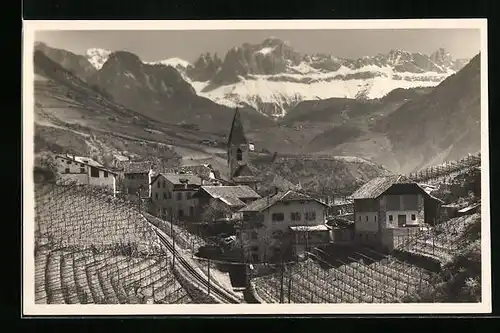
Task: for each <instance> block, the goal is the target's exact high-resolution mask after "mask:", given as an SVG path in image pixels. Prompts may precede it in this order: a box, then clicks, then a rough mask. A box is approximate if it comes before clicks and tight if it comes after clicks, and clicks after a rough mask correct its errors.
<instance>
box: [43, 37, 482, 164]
mask: <svg viewBox="0 0 500 333" xmlns="http://www.w3.org/2000/svg"><path fill="white" fill-rule="evenodd" d="M35 49H36V50H37V51H39V52H42V53H43V54H44V55H45V56H46V57H47V58H49V59H51V61H53V62H55V63H57V64H59V65H60V66H61V67H63V68H65V69H66V70H68V71H69V72H70V73H71V74H74V75H75V76H76V77H78V78H80V79H81V80H83V81H84V82H86V83H87V84H88V85H89V86H90V87H93V88H94V89H95V90H96V91H99V93H102V94H103V95H105V96H108V97H109V98H110V99H111V100H113V101H114V102H116V103H118V104H120V105H123V106H125V107H127V108H130V109H132V110H134V111H136V112H138V113H139V114H142V115H144V116H146V117H148V119H152V120H154V121H158V122H161V123H164V124H170V125H174V126H175V125H180V126H183V127H184V128H189V129H194V130H200V131H202V132H203V133H213V134H214V135H221V136H222V137H223V134H222V133H224V134H225V133H226V132H227V130H228V128H229V125H230V121H231V117H232V114H233V109H232V108H231V107H234V106H236V105H239V106H240V111H241V115H242V120H243V123H244V127H245V129H246V131H247V133H248V136H249V138H250V139H251V140H252V141H253V142H254V143H255V144H256V147H258V149H266V150H270V151H279V152H284V153H302V154H329V155H337V156H341V155H343V156H359V157H362V158H365V159H369V160H372V161H374V162H376V163H379V164H383V165H384V166H386V167H388V168H389V169H391V170H392V171H395V172H409V171H412V170H414V169H415V168H421V167H424V166H425V165H426V164H428V163H434V162H435V163H440V162H441V161H444V160H447V159H453V158H454V157H457V156H459V155H463V154H466V153H469V152H476V151H477V150H478V149H479V147H480V131H479V130H478V128H479V127H478V126H479V121H480V79H479V78H480V66H479V56H476V57H474V59H473V60H471V61H470V62H468V61H467V60H463V59H462V60H454V59H453V58H452V57H451V56H450V55H449V54H448V53H446V51H444V50H443V49H439V50H437V51H436V52H434V53H432V54H430V55H423V54H421V53H409V52H405V51H401V50H392V51H390V52H389V53H387V54H379V55H376V56H371V57H363V58H360V59H355V60H351V59H343V58H338V57H334V56H332V55H322V54H314V55H302V54H299V53H298V52H295V51H294V49H293V48H292V47H291V46H290V45H288V44H287V43H285V42H283V41H281V40H279V39H275V38H269V39H266V40H265V41H264V42H263V43H261V44H256V45H253V44H248V43H245V44H242V46H240V47H235V48H233V49H231V50H229V51H228V52H227V54H226V55H225V57H224V58H220V57H219V56H218V55H217V54H210V53H205V54H202V55H201V56H200V57H199V58H198V59H197V60H196V61H195V62H194V64H190V63H189V62H187V61H184V60H182V59H179V58H170V59H165V60H159V61H155V62H144V61H142V60H141V59H140V58H139V57H138V56H137V55H135V54H132V53H130V52H126V51H113V52H111V51H106V50H102V49H90V50H88V51H87V52H86V54H83V55H77V54H74V53H71V52H69V51H67V50H62V49H55V48H51V47H49V46H47V45H45V44H42V43H37V44H36V46H35ZM422 127H424V128H425V130H422ZM422 134H424V135H422ZM200 135H201V132H200ZM408 151H412V152H414V153H415V154H414V155H412V156H409V155H408Z"/></svg>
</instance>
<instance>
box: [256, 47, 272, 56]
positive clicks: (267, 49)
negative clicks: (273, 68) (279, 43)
mask: <svg viewBox="0 0 500 333" xmlns="http://www.w3.org/2000/svg"><path fill="white" fill-rule="evenodd" d="M275 48H276V47H264V48H262V49H260V50H259V51H257V53H260V54H263V55H266V54H268V53H271V52H273V51H274V49H275Z"/></svg>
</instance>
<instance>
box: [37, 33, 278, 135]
mask: <svg viewBox="0 0 500 333" xmlns="http://www.w3.org/2000/svg"><path fill="white" fill-rule="evenodd" d="M35 50H36V52H42V53H43V54H45V55H46V56H47V58H49V59H50V60H52V61H53V62H55V63H57V64H59V65H60V66H61V67H63V68H64V69H66V70H68V71H70V72H71V74H73V75H75V76H76V77H78V78H80V79H82V80H84V81H86V82H87V83H88V84H89V85H90V86H93V87H95V88H98V89H99V90H100V92H101V93H104V94H106V95H107V97H110V98H112V99H113V100H114V101H116V102H117V103H119V104H122V105H124V106H125V107H127V108H130V109H132V110H135V111H136V112H138V113H140V114H142V115H144V116H147V117H148V118H151V119H154V120H156V121H159V122H164V123H169V124H177V125H184V126H187V125H190V126H191V127H193V128H199V129H200V130H202V131H207V132H214V133H217V134H225V132H226V131H227V128H228V127H229V125H230V124H231V119H232V115H233V109H231V108H229V107H227V106H222V105H219V104H217V103H215V102H213V101H211V100H210V99H207V98H204V97H200V96H198V95H197V93H196V91H195V90H194V88H193V87H192V86H191V85H190V84H189V83H188V82H186V81H185V80H184V78H183V77H182V76H181V75H180V74H179V73H178V71H177V70H176V69H174V68H173V67H172V66H169V65H164V64H161V63H160V64H146V63H143V62H142V61H141V60H140V59H139V58H138V57H137V56H136V55H135V54H132V53H130V52H125V51H117V52H111V53H109V54H108V55H107V56H106V58H105V62H104V63H102V62H103V61H104V59H100V60H99V61H97V60H96V59H94V58H92V62H90V61H89V60H87V58H85V56H81V55H76V54H73V53H71V52H68V51H66V50H61V49H55V48H50V47H48V46H47V45H45V44H41V43H38V44H37V45H36V47H35ZM94 53H95V52H94ZM101 63H102V64H101ZM92 64H98V65H95V66H96V67H94V65H92ZM98 68H99V69H98ZM241 114H242V120H243V122H244V123H245V124H246V125H247V126H248V127H250V128H253V127H263V126H266V125H269V124H272V121H271V120H270V119H268V118H267V117H265V116H263V115H261V114H259V113H258V112H256V111H255V110H253V109H251V108H248V107H246V108H243V109H242V110H241Z"/></svg>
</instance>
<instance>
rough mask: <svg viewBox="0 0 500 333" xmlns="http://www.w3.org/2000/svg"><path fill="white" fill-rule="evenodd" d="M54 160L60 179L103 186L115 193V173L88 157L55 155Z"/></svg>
mask: <svg viewBox="0 0 500 333" xmlns="http://www.w3.org/2000/svg"><path fill="white" fill-rule="evenodd" d="M55 161H56V166H57V171H58V173H59V175H60V178H61V180H62V181H68V180H72V181H76V182H77V183H78V184H82V185H95V186H100V187H105V188H108V189H109V191H110V192H111V193H113V195H115V194H116V177H117V173H116V172H115V171H113V170H111V169H109V168H106V167H104V166H103V165H102V164H101V163H99V162H97V161H94V160H93V159H91V158H90V157H84V156H75V155H69V154H66V155H57V156H55Z"/></svg>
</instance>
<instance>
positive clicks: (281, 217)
mask: <svg viewBox="0 0 500 333" xmlns="http://www.w3.org/2000/svg"><path fill="white" fill-rule="evenodd" d="M284 219H285V214H283V213H273V215H271V220H273V221H283V220H284Z"/></svg>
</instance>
